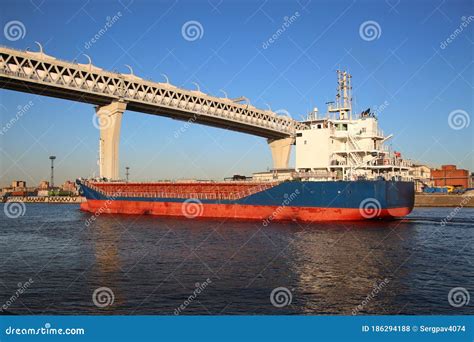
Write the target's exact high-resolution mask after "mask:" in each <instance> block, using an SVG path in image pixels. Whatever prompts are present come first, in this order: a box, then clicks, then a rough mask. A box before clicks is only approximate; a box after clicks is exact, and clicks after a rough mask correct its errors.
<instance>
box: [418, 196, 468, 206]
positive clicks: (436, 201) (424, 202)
mask: <svg viewBox="0 0 474 342" xmlns="http://www.w3.org/2000/svg"><path fill="white" fill-rule="evenodd" d="M414 207H415V208H420V207H426V208H455V207H466V208H474V196H468V195H446V194H438V195H434V194H416V195H415V205H414Z"/></svg>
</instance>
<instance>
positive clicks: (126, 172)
mask: <svg viewBox="0 0 474 342" xmlns="http://www.w3.org/2000/svg"><path fill="white" fill-rule="evenodd" d="M129 170H130V167H128V166H126V167H125V178H126V179H127V183H128V176H130V172H129Z"/></svg>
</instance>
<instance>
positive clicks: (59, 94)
mask: <svg viewBox="0 0 474 342" xmlns="http://www.w3.org/2000/svg"><path fill="white" fill-rule="evenodd" d="M0 88H3V89H9V90H15V91H21V92H24V93H25V92H26V93H31V94H36V95H41V96H49V97H55V98H60V99H65V100H71V101H75V102H84V103H89V104H92V105H95V106H106V105H109V104H110V103H112V102H116V101H119V99H118V98H111V97H110V96H100V95H98V94H97V93H92V92H87V91H86V90H80V91H72V90H71V89H63V88H61V87H54V86H51V85H50V84H44V85H43V84H38V83H34V82H25V81H23V80H18V79H12V78H8V79H7V78H5V77H3V76H2V75H1V74H0ZM127 110H130V111H133V112H140V113H146V114H152V115H157V116H164V117H168V118H172V119H175V120H182V121H188V120H192V122H195V123H198V124H203V125H207V126H212V127H217V128H223V129H228V130H231V131H236V132H241V133H247V134H252V135H256V136H260V137H263V138H267V139H282V138H287V137H288V134H286V133H283V132H281V133H280V132H277V131H274V130H271V129H265V128H263V127H257V126H249V125H246V124H245V123H240V122H238V121H230V120H229V119H228V118H222V119H220V118H216V117H211V116H207V115H205V114H202V115H200V114H194V113H191V112H188V111H181V110H177V109H174V108H164V107H162V108H160V109H157V108H156V106H155V105H152V104H145V103H140V102H133V101H130V102H128V103H127Z"/></svg>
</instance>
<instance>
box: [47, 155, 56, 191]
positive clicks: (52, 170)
mask: <svg viewBox="0 0 474 342" xmlns="http://www.w3.org/2000/svg"><path fill="white" fill-rule="evenodd" d="M49 159H51V182H50V187H51V189H52V188H54V160H55V159H56V156H49Z"/></svg>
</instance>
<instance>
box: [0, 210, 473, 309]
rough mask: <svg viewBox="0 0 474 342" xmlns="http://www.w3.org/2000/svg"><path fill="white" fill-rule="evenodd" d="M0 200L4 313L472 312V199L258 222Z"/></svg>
mask: <svg viewBox="0 0 474 342" xmlns="http://www.w3.org/2000/svg"><path fill="white" fill-rule="evenodd" d="M1 206H2V208H0V309H3V313H8V314H86V315H87V314H106V315H107V314H125V315H139V314H141V315H174V314H180V315H187V314H194V315H196V314H198V315H202V314H204V315H206V314H214V315H219V314H223V315H233V314H344V315H351V314H362V315H363V314H448V315H459V314H473V313H474V303H473V302H474V298H472V299H471V300H470V302H469V303H467V300H468V296H471V297H474V273H473V265H474V209H472V208H463V209H461V210H460V211H458V212H454V213H453V208H435V209H427V208H418V209H415V210H414V211H413V213H412V214H411V215H410V216H409V217H407V218H406V219H404V220H397V221H388V222H385V221H384V222H382V221H371V222H363V223H354V222H345V223H324V224H310V225H307V224H301V223H296V222H290V223H275V222H272V223H271V224H270V225H269V226H264V225H262V222H235V221H220V220H215V221H212V220H211V221H202V220H195V219H170V218H159V217H152V216H124V215H106V214H103V215H101V216H99V217H98V218H97V219H96V220H95V221H93V222H91V220H88V219H89V218H90V215H91V214H90V213H84V212H81V211H80V210H79V206H78V205H60V204H59V205H52V204H26V207H25V208H24V209H25V210H22V211H21V213H20V214H22V215H21V216H20V217H18V218H9V217H7V216H6V215H4V206H5V204H2V205H1ZM20 209H21V208H20ZM450 213H451V215H450ZM454 214H455V215H454ZM446 217H449V218H450V219H449V220H447V222H446V224H441V220H443V219H444V218H446ZM88 223H90V224H88ZM272 293H273V294H272ZM2 305H3V307H2Z"/></svg>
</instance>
